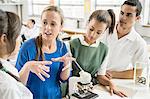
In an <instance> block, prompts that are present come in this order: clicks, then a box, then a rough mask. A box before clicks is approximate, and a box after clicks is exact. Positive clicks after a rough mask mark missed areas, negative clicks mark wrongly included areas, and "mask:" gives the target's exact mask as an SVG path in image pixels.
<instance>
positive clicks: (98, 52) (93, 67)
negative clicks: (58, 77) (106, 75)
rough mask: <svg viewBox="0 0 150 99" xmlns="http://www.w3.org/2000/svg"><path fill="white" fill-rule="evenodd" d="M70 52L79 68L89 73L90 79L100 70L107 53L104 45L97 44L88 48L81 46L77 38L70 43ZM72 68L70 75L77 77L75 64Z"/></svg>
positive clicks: (77, 72)
mask: <svg viewBox="0 0 150 99" xmlns="http://www.w3.org/2000/svg"><path fill="white" fill-rule="evenodd" d="M70 50H71V53H72V56H73V57H74V58H76V60H77V62H78V63H79V65H80V66H81V68H82V69H83V70H85V71H86V72H88V73H90V74H91V75H92V77H94V76H95V74H96V73H97V72H98V70H99V69H101V65H102V63H103V62H104V59H105V58H106V56H107V53H108V47H107V46H106V45H105V44H104V43H102V42H99V45H98V46H97V47H90V46H85V45H82V44H81V42H80V40H79V38H77V39H74V40H72V41H71V42H70ZM72 68H73V72H72V75H73V76H79V71H80V70H79V68H78V67H77V66H76V65H75V63H73V64H72ZM101 70H103V69H101Z"/></svg>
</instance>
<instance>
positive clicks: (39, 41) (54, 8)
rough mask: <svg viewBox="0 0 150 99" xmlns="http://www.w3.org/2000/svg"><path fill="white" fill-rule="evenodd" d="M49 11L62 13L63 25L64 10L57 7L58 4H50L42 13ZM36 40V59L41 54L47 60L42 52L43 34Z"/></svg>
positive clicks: (62, 20) (62, 21)
mask: <svg viewBox="0 0 150 99" xmlns="http://www.w3.org/2000/svg"><path fill="white" fill-rule="evenodd" d="M47 11H54V12H57V13H58V14H59V15H60V18H61V25H63V23H64V16H63V12H62V10H61V9H60V8H59V7H57V6H48V7H46V8H45V9H44V10H43V12H42V15H43V13H44V12H47ZM42 15H41V17H42ZM35 40H36V48H37V54H36V58H35V60H39V57H40V56H41V57H42V60H45V59H44V54H43V52H42V35H41V34H40V35H39V36H38V37H37V38H36V39H35Z"/></svg>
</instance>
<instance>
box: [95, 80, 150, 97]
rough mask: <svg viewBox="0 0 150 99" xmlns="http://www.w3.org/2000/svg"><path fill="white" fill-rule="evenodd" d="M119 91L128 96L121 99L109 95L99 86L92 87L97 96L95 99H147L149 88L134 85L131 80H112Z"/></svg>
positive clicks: (106, 89)
mask: <svg viewBox="0 0 150 99" xmlns="http://www.w3.org/2000/svg"><path fill="white" fill-rule="evenodd" d="M112 81H113V82H114V83H115V84H116V87H117V88H118V89H119V90H122V91H124V92H125V93H126V95H127V96H128V97H127V98H121V97H119V96H117V95H112V96H111V95H110V93H109V92H108V88H106V87H104V86H100V85H96V86H94V89H93V92H95V93H97V94H98V95H99V97H98V98H96V99H149V98H150V88H146V87H145V86H141V85H135V84H134V81H133V80H127V79H113V80H112Z"/></svg>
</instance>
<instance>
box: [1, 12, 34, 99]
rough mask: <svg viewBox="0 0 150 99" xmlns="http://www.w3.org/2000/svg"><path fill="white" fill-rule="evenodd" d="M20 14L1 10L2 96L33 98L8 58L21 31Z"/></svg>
mask: <svg viewBox="0 0 150 99" xmlns="http://www.w3.org/2000/svg"><path fill="white" fill-rule="evenodd" d="M20 29H21V22H20V19H19V17H18V15H16V14H14V13H12V12H7V11H2V10H0V98H1V99H32V94H31V93H30V91H29V90H28V89H27V88H26V87H25V86H24V85H23V84H22V83H21V82H20V78H19V73H18V71H17V70H16V68H15V67H14V66H12V64H11V63H9V62H8V61H7V58H8V57H9V56H10V55H11V53H12V52H13V51H14V49H15V46H16V39H17V37H18V35H19V33H20Z"/></svg>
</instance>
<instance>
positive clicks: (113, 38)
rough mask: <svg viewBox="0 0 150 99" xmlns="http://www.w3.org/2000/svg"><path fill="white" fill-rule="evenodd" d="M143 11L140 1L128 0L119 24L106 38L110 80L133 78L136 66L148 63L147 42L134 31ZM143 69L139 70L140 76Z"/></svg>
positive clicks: (124, 5)
mask: <svg viewBox="0 0 150 99" xmlns="http://www.w3.org/2000/svg"><path fill="white" fill-rule="evenodd" d="M141 10H142V6H141V3H140V2H139V0H126V1H125V2H124V3H123V5H122V6H121V11H120V16H119V22H118V23H117V25H116V31H114V33H113V34H106V35H105V36H104V39H105V42H106V44H107V45H108V48H109V59H108V66H107V74H106V76H107V77H108V78H111V77H113V78H133V74H134V64H135V63H136V62H137V61H139V62H148V54H147V48H146V42H145V41H144V39H142V38H141V36H140V35H139V34H138V33H137V32H136V31H135V30H134V28H133V26H134V23H135V22H136V21H137V20H139V19H140V13H141ZM141 72H142V69H138V71H137V73H138V75H140V74H141Z"/></svg>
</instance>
